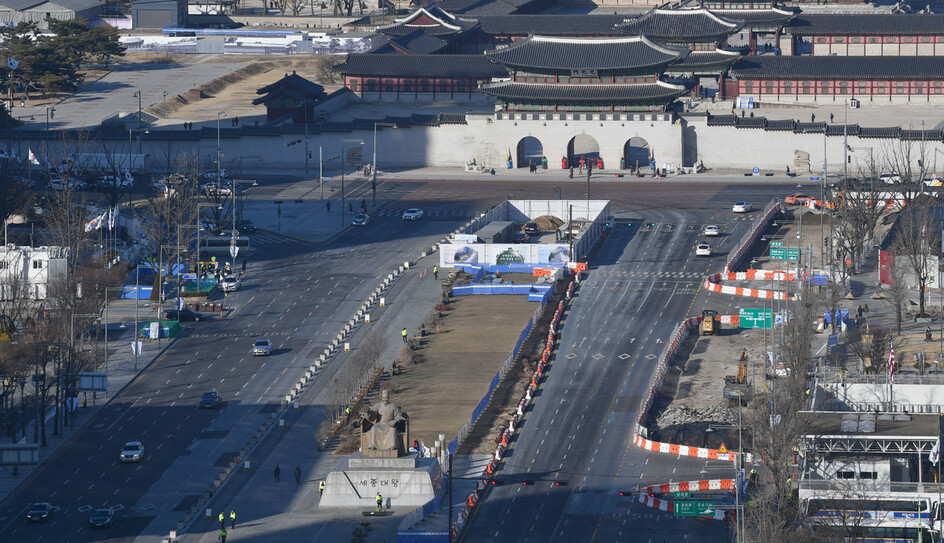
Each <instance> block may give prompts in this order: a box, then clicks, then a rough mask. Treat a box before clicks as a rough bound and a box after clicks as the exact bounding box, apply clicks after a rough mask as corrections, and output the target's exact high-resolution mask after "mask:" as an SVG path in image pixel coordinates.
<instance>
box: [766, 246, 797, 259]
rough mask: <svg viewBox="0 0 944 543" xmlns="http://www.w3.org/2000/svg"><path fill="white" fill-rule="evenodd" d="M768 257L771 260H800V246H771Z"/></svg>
mask: <svg viewBox="0 0 944 543" xmlns="http://www.w3.org/2000/svg"><path fill="white" fill-rule="evenodd" d="M770 258H771V259H773V260H800V248H799V247H787V248H784V247H779V248H778V247H771V248H770Z"/></svg>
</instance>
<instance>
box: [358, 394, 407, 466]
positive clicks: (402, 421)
mask: <svg viewBox="0 0 944 543" xmlns="http://www.w3.org/2000/svg"><path fill="white" fill-rule="evenodd" d="M361 417H362V418H363V420H362V421H361V433H362V438H361V453H367V451H368V450H372V451H397V454H398V455H399V454H403V453H405V447H404V445H403V442H404V440H403V436H404V435H405V434H406V431H407V428H406V423H407V420H408V418H409V417H408V415H407V414H406V413H405V412H403V411H402V410H401V409H400V406H399V405H397V404H395V403H392V402H391V401H390V393H389V392H388V391H386V390H384V391H382V392H381V393H380V401H379V402H377V403H375V404H374V405H372V406H371V407H370V409H369V410H368V411H367V413H365V414H362V415H361ZM364 438H366V439H364Z"/></svg>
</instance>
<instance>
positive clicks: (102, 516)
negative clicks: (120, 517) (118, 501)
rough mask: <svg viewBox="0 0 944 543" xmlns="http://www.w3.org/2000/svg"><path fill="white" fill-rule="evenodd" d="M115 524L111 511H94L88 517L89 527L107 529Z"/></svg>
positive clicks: (113, 514)
mask: <svg viewBox="0 0 944 543" xmlns="http://www.w3.org/2000/svg"><path fill="white" fill-rule="evenodd" d="M114 523H115V512H114V511H113V510H111V509H96V510H95V512H94V513H92V516H91V517H89V527H91V528H108V527H110V526H111V525H112V524H114Z"/></svg>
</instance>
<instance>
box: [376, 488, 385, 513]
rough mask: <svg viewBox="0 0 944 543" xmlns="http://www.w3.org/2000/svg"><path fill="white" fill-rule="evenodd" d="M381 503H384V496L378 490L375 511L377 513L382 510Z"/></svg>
mask: <svg viewBox="0 0 944 543" xmlns="http://www.w3.org/2000/svg"><path fill="white" fill-rule="evenodd" d="M383 503H384V498H383V496H381V495H380V492H378V493H377V512H378V513H379V512H381V511H382V510H383Z"/></svg>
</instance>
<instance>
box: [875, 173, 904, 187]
mask: <svg viewBox="0 0 944 543" xmlns="http://www.w3.org/2000/svg"><path fill="white" fill-rule="evenodd" d="M878 178H879V179H881V180H882V183H885V184H886V185H894V184H895V183H901V176H900V175H898V174H895V173H882V174H880V175H879V176H878Z"/></svg>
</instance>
